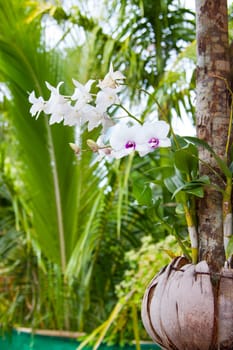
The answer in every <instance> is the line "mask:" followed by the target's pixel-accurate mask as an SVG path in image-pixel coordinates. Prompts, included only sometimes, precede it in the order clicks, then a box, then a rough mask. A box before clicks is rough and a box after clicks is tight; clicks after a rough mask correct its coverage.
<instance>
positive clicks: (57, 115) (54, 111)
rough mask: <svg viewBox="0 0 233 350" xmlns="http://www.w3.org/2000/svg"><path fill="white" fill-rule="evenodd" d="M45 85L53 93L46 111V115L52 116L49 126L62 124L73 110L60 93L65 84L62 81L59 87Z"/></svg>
mask: <svg viewBox="0 0 233 350" xmlns="http://www.w3.org/2000/svg"><path fill="white" fill-rule="evenodd" d="M45 83H46V86H47V88H48V89H49V90H50V91H51V95H50V98H49V100H48V101H47V104H46V108H45V109H44V111H45V113H46V114H51V117H50V120H49V124H54V123H60V122H61V121H62V120H63V119H64V117H65V116H66V115H67V114H68V113H70V108H71V104H70V102H69V101H68V100H67V99H66V98H65V96H63V95H61V94H60V92H59V89H60V86H61V85H62V84H63V82H62V81H61V82H60V83H59V84H58V85H57V87H54V86H52V85H50V84H49V83H48V82H45Z"/></svg>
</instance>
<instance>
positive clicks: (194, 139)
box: [185, 136, 232, 178]
mask: <svg viewBox="0 0 233 350" xmlns="http://www.w3.org/2000/svg"><path fill="white" fill-rule="evenodd" d="M185 139H186V140H187V141H190V142H192V143H194V144H195V145H196V146H199V147H204V148H205V149H206V150H207V151H209V152H210V153H211V154H212V155H213V157H214V159H215V160H216V162H217V164H218V166H219V168H220V169H221V170H222V172H223V174H224V175H225V176H226V177H227V178H229V177H231V176H232V175H231V171H230V169H229V167H228V166H227V164H226V162H224V160H223V159H222V158H220V157H219V156H218V155H217V154H216V153H215V151H214V150H213V148H212V147H211V146H210V145H209V144H208V143H207V142H205V141H204V140H200V139H199V138H197V137H193V136H186V137H185Z"/></svg>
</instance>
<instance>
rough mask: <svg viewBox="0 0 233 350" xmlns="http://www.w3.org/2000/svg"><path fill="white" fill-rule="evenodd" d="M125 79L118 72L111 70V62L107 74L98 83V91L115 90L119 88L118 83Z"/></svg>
mask: <svg viewBox="0 0 233 350" xmlns="http://www.w3.org/2000/svg"><path fill="white" fill-rule="evenodd" d="M125 78H126V77H125V76H124V75H123V74H122V73H121V72H120V71H119V70H117V71H115V72H114V70H113V65H112V62H111V63H110V68H109V72H108V73H107V74H106V75H105V77H104V79H103V80H100V81H99V84H98V86H99V87H100V89H105V88H111V89H115V88H116V87H118V86H119V84H118V82H119V81H121V80H124V79H125Z"/></svg>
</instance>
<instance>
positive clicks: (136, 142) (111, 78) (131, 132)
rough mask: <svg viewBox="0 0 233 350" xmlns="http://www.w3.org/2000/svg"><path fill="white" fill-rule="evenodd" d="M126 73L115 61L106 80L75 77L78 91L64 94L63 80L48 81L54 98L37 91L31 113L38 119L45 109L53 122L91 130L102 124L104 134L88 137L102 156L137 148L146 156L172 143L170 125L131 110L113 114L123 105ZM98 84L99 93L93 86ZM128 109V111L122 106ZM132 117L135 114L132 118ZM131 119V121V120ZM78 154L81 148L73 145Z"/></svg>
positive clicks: (119, 156) (45, 112) (92, 147)
mask: <svg viewBox="0 0 233 350" xmlns="http://www.w3.org/2000/svg"><path fill="white" fill-rule="evenodd" d="M124 80H125V76H124V75H123V74H122V73H121V72H120V71H114V70H113V66H112V64H111V65H110V69H109V72H108V73H107V74H106V76H105V77H104V78H103V80H99V81H97V80H93V79H91V80H88V82H87V83H86V84H81V83H80V82H78V81H77V80H74V79H73V83H74V91H73V94H72V95H71V96H65V95H62V94H60V91H59V90H60V87H61V85H62V84H63V82H60V83H59V84H58V85H57V87H54V86H52V85H50V84H49V83H48V82H46V86H47V88H48V89H49V90H50V92H51V93H50V97H49V99H48V100H44V99H43V97H42V96H39V97H36V95H35V91H32V92H31V93H30V95H29V102H30V103H31V104H32V105H31V108H30V113H31V115H32V116H33V117H36V118H38V117H39V115H40V113H41V112H44V114H47V115H49V116H50V118H49V124H54V123H60V122H63V124H64V125H69V126H77V127H79V128H80V129H81V128H82V127H87V129H88V131H91V130H93V129H94V128H96V127H99V126H101V130H102V131H101V134H100V136H99V137H98V139H97V140H96V141H94V140H88V146H89V147H90V148H91V149H92V151H94V152H97V153H99V155H100V158H102V157H103V156H107V157H110V158H122V157H124V156H127V155H129V154H130V153H132V152H134V151H136V152H138V153H139V155H140V156H141V157H142V156H145V155H146V154H148V153H150V152H153V151H154V150H155V149H156V148H158V147H169V146H170V144H171V142H170V139H169V138H168V137H167V135H168V132H169V125H168V124H167V123H166V122H165V121H162V120H152V121H145V122H144V123H142V122H141V121H140V120H139V119H137V118H136V117H133V116H132V115H131V114H130V113H128V114H127V116H126V117H125V118H124V117H122V116H120V117H118V118H116V117H114V116H111V115H110V112H109V111H110V108H111V107H112V106H114V105H115V106H116V105H117V106H119V107H120V106H122V104H121V102H120V98H119V93H120V91H121V88H122V85H123V82H124ZM94 85H95V86H96V88H95V90H97V91H98V92H97V93H95V94H94V93H92V92H91V88H92V87H93V86H94ZM122 109H123V110H124V111H127V110H126V109H125V108H123V107H122ZM129 117H132V118H131V119H130V118H129ZM129 119H130V122H129ZM70 145H71V147H72V148H73V150H74V151H75V152H76V153H78V152H79V151H80V148H79V146H78V145H76V144H73V143H72V144H70Z"/></svg>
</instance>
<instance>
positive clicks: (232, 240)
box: [226, 236, 233, 256]
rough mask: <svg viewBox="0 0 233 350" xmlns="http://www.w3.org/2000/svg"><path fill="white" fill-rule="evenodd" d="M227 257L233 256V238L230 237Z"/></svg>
mask: <svg viewBox="0 0 233 350" xmlns="http://www.w3.org/2000/svg"><path fill="white" fill-rule="evenodd" d="M226 255H227V256H231V255H233V236H231V237H230V239H229V242H228V245H227V249H226Z"/></svg>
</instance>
